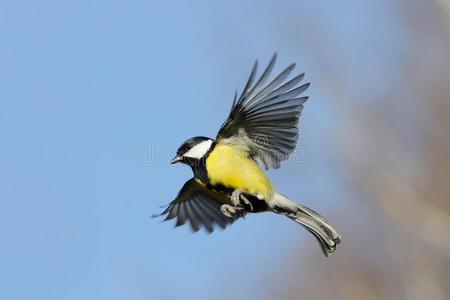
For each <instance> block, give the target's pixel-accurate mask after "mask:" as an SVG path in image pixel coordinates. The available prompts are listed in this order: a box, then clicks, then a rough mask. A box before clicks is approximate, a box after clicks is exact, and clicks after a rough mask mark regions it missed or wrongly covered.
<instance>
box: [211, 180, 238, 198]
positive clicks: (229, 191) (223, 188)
mask: <svg viewBox="0 0 450 300" xmlns="http://www.w3.org/2000/svg"><path fill="white" fill-rule="evenodd" d="M206 187H207V188H208V189H211V190H214V191H217V192H219V193H222V194H225V195H229V196H231V194H232V193H233V191H234V189H233V188H230V187H227V186H225V185H223V184H214V185H213V184H211V183H209V182H208V183H207V184H206Z"/></svg>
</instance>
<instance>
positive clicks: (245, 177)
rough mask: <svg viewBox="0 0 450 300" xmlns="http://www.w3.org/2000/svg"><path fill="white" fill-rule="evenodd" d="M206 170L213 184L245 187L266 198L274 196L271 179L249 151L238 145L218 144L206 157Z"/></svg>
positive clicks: (238, 187) (236, 187) (234, 187)
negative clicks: (251, 156) (249, 155)
mask: <svg viewBox="0 0 450 300" xmlns="http://www.w3.org/2000/svg"><path fill="white" fill-rule="evenodd" d="M206 170H207V172H208V177H209V180H210V181H211V184H213V185H214V184H222V185H224V186H226V187H230V188H233V189H244V190H246V191H248V192H250V193H252V194H260V195H262V196H263V197H264V198H265V199H269V198H270V197H271V196H272V192H273V186H272V184H271V183H270V180H269V179H268V178H267V176H266V175H265V174H264V172H263V170H261V168H259V166H258V165H257V164H256V163H255V162H254V161H253V160H252V159H250V158H249V157H248V154H247V152H246V151H245V150H244V149H243V148H242V147H239V146H237V145H232V144H225V145H220V144H219V145H216V147H215V148H214V150H213V151H211V153H210V154H209V156H208V158H207V159H206Z"/></svg>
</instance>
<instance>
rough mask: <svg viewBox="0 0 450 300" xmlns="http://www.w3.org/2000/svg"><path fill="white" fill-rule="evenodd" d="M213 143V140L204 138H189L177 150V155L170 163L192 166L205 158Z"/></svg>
mask: <svg viewBox="0 0 450 300" xmlns="http://www.w3.org/2000/svg"><path fill="white" fill-rule="evenodd" d="M213 143H214V140H213V139H210V138H207V137H204V136H197V137H193V138H190V139H188V140H187V141H185V142H184V143H183V144H182V145H181V146H180V148H178V150H177V155H176V156H175V158H174V159H172V160H171V161H170V163H171V164H174V163H177V162H183V163H185V164H188V165H194V164H196V163H198V161H200V160H201V159H202V158H203V157H205V156H206V154H207V153H208V151H209V150H210V148H211V146H212V145H213Z"/></svg>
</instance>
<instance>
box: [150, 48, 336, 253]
mask: <svg viewBox="0 0 450 300" xmlns="http://www.w3.org/2000/svg"><path fill="white" fill-rule="evenodd" d="M276 58H277V53H276V52H275V54H274V55H273V56H272V58H271V59H270V61H269V63H268V64H267V66H266V68H265V69H264V70H263V72H262V74H261V75H260V76H259V77H258V79H256V78H257V69H258V60H256V61H255V63H254V65H253V68H252V70H251V73H250V76H249V78H248V80H247V83H246V85H245V87H244V89H243V90H242V93H241V94H240V96H239V97H237V95H238V92H237V90H236V92H235V93H234V100H233V104H232V106H231V111H230V113H229V116H228V118H227V119H226V121H225V122H224V123H223V125H222V126H221V128H220V130H219V132H218V134H217V136H216V138H215V139H212V138H208V137H204V136H198V137H193V138H190V139H188V140H186V141H185V142H184V143H183V144H182V145H181V146H180V147H179V148H178V150H177V152H176V156H175V157H174V158H173V159H172V160H171V161H170V163H171V164H175V163H184V164H186V165H188V166H190V167H191V168H192V171H193V178H191V179H189V180H188V181H187V182H186V183H185V184H184V185H183V187H182V188H181V190H180V191H179V193H178V195H177V196H176V198H175V200H173V201H172V202H171V203H170V204H168V206H167V207H166V209H165V210H164V211H163V212H162V213H161V214H159V215H157V216H164V215H167V216H166V218H165V219H164V220H163V221H166V220H171V219H174V218H176V224H175V226H181V225H183V224H185V223H186V221H189V223H190V225H191V228H192V230H193V231H194V232H197V231H199V230H200V228H202V227H203V228H205V229H206V230H207V231H208V232H209V233H211V232H212V231H213V230H214V227H216V225H218V226H219V227H221V228H222V229H224V228H225V227H226V226H228V225H230V224H232V223H233V222H234V221H235V220H237V219H239V218H245V216H246V215H247V214H250V213H260V212H273V213H276V214H279V215H284V216H287V217H288V218H290V219H292V220H293V221H295V222H296V223H298V224H300V225H302V226H303V227H304V228H306V229H307V230H308V231H309V232H311V233H312V234H313V235H314V237H315V238H316V239H317V241H318V242H319V245H320V247H321V250H322V252H323V254H324V255H325V256H329V255H330V254H331V253H333V252H334V251H335V249H336V246H337V245H338V244H339V243H340V242H341V236H340V235H339V234H338V233H337V231H336V230H335V229H334V228H333V227H331V225H329V223H328V222H327V220H326V219H325V218H324V217H322V216H321V215H319V214H318V213H317V212H315V211H313V210H312V209H310V208H308V207H306V206H304V205H302V204H300V203H298V202H296V201H294V200H291V199H290V198H288V197H286V196H284V195H283V194H281V193H280V192H278V191H277V189H276V188H275V187H274V185H273V184H272V183H271V181H270V180H269V178H268V177H267V175H266V174H265V173H264V171H263V169H262V168H264V169H265V170H269V169H278V168H280V166H281V162H283V161H285V160H287V159H288V157H289V155H290V154H291V153H292V152H293V151H294V150H295V148H296V147H297V141H298V137H299V134H298V121H299V118H300V115H301V113H302V110H303V107H304V104H305V102H306V101H307V100H308V97H307V96H300V95H301V94H302V93H303V92H304V91H305V90H306V89H307V88H308V87H309V85H310V84H309V83H304V84H300V83H301V81H302V80H303V78H304V76H305V73H301V74H299V75H296V76H294V77H293V78H292V79H289V80H287V78H288V77H289V75H290V74H291V72H292V71H293V70H294V67H295V63H293V64H290V65H289V66H288V67H286V68H285V69H284V70H283V71H282V72H281V73H279V74H278V75H277V76H275V77H274V78H273V79H271V80H269V81H268V78H269V77H270V74H271V71H272V69H273V67H274V65H275V62H276Z"/></svg>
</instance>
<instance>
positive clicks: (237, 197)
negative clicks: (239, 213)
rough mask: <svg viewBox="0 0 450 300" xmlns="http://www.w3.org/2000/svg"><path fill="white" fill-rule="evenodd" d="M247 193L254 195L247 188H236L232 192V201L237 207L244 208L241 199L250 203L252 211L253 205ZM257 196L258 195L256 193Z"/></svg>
mask: <svg viewBox="0 0 450 300" xmlns="http://www.w3.org/2000/svg"><path fill="white" fill-rule="evenodd" d="M245 194H248V195H253V194H250V193H249V192H247V191H246V190H243V189H236V190H234V191H233V193H232V194H231V202H232V203H233V205H234V206H235V207H240V208H242V205H241V201H242V202H243V203H244V204H245V205H248V206H249V207H250V211H253V205H252V203H251V202H250V201H249V200H248V199H247V198H246V197H245ZM255 197H257V196H256V195H255Z"/></svg>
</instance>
